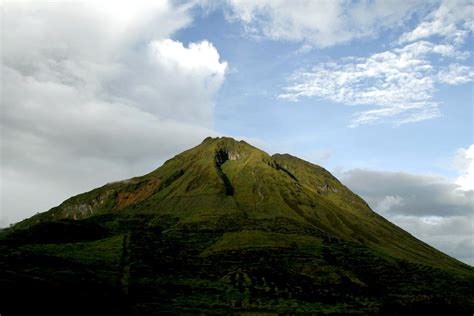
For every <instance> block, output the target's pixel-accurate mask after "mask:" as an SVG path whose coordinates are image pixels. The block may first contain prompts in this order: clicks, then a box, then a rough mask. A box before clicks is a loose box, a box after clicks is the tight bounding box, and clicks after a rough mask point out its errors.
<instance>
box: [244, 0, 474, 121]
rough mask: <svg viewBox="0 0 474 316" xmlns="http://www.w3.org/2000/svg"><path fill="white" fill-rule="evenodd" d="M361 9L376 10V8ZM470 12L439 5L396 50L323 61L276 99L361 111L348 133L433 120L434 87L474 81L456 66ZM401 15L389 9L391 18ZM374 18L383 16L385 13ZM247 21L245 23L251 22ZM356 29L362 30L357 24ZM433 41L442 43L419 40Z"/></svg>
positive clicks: (453, 4)
mask: <svg viewBox="0 0 474 316" xmlns="http://www.w3.org/2000/svg"><path fill="white" fill-rule="evenodd" d="M335 3H336V2H334V5H335ZM398 3H400V2H398ZM365 5H366V6H370V5H374V6H376V5H377V2H373V3H372V2H371V4H368V3H365ZM349 7H350V6H349ZM473 7H474V5H472V3H470V2H467V1H445V2H442V3H441V4H439V6H437V8H436V9H435V10H434V11H433V12H432V13H431V14H429V15H428V17H427V18H426V21H422V22H421V23H420V24H419V25H418V26H417V27H416V28H415V29H414V30H413V31H411V32H407V33H404V34H402V36H401V37H400V39H399V41H398V44H403V45H401V46H400V45H399V46H398V47H395V48H392V49H390V50H387V51H384V52H380V53H375V54H372V55H370V56H368V57H346V58H341V59H339V60H329V61H327V62H321V63H318V64H316V65H314V66H313V67H312V68H310V69H300V70H297V71H296V72H294V74H293V75H292V76H291V77H290V79H289V85H288V86H287V87H285V88H284V92H283V93H281V94H280V95H279V96H278V97H279V98H281V99H286V100H290V101H298V100H300V99H301V98H304V97H316V98H320V99H326V100H330V101H333V102H337V103H342V104H345V105H349V106H354V105H359V106H363V107H364V108H365V110H364V111H362V112H359V113H356V115H355V117H354V119H353V121H352V123H351V124H350V126H352V127H355V126H358V125H361V124H373V123H379V122H385V121H389V122H394V123H395V124H396V125H400V124H404V123H412V122H419V121H424V120H429V119H433V118H436V117H438V116H440V115H441V113H440V111H439V103H438V102H437V101H436V100H435V99H434V94H435V92H436V90H437V89H438V87H439V86H440V85H441V84H448V85H459V84H464V83H468V82H470V81H472V80H474V71H473V70H472V66H471V65H470V64H468V63H466V64H461V62H463V61H466V60H469V57H470V51H469V49H468V48H467V49H466V50H463V47H464V42H465V40H466V38H467V37H468V36H469V35H470V34H471V32H472V25H473V23H472V11H473ZM405 9H406V8H404V7H403V6H402V7H401V8H399V10H398V11H397V10H395V9H394V8H391V10H394V11H393V12H395V13H394V14H401V13H402V12H404V10H405ZM251 12H253V11H252V10H251ZM369 12H370V11H369ZM376 12H378V14H380V16H383V12H385V11H384V10H381V11H376ZM381 12H382V13H381ZM390 12H392V11H390ZM282 14H284V13H282ZM367 14H368V15H370V13H367ZM378 14H375V16H378ZM405 14H407V13H405ZM251 17H252V15H249V17H248V18H247V19H250V20H252V18H251ZM369 21H370V19H369ZM357 23H358V24H360V23H362V24H361V25H365V24H364V23H363V22H362V20H360V19H359V20H357ZM366 23H368V25H370V23H371V22H366ZM357 29H358V28H357V27H356V28H354V30H357ZM434 35H437V36H438V37H441V39H442V40H439V39H438V40H436V41H428V40H424V39H428V38H431V37H433V36H434ZM295 40H298V39H297V38H295ZM299 40H302V39H299Z"/></svg>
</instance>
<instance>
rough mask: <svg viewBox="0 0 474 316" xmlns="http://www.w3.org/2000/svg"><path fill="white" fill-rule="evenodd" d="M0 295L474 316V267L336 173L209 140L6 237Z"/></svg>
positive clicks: (207, 309) (0, 236)
mask: <svg viewBox="0 0 474 316" xmlns="http://www.w3.org/2000/svg"><path fill="white" fill-rule="evenodd" d="M25 198H27V197H25ZM0 297H2V299H3V302H2V303H0V313H1V315H2V316H5V315H17V314H26V313H27V312H28V311H30V310H32V309H33V310H35V311H36V312H37V313H38V312H39V313H41V312H46V313H48V314H77V315H79V314H84V313H85V314H91V313H92V314H95V313H97V314H99V313H100V314H123V315H129V314H131V315H155V314H156V315H161V314H163V313H165V314H198V313H204V314H224V313H235V314H265V313H267V314H272V313H276V314H278V313H320V314H332V313H334V314H345V313H356V314H357V313H358V314H406V313H415V312H420V313H440V312H446V313H448V312H449V313H451V314H459V315H462V314H466V315H468V314H469V315H471V314H472V311H473V310H474V269H473V268H472V267H470V266H468V265H466V264H463V263H461V262H459V261H457V260H455V259H453V258H451V257H449V256H447V255H445V254H443V253H441V252H439V251H438V250H436V249H434V248H432V247H430V246H429V245H427V244H425V243H423V242H422V241H420V240H418V239H416V238H415V237H413V236H412V235H410V234H409V233H407V232H405V231H404V230H402V229H401V228H399V227H397V226H396V225H394V224H392V223H390V222H389V221H387V220H386V219H384V218H383V217H381V216H380V215H378V214H376V213H375V212H373V211H372V210H371V209H370V207H369V206H368V205H367V203H366V202H365V201H364V200H363V199H361V198H360V197H359V196H357V195H356V194H354V193H352V192H351V191H350V190H349V189H348V188H347V187H345V186H344V185H343V184H342V183H341V182H339V181H338V180H337V179H336V178H335V177H333V176H332V175H331V174H330V173H329V172H328V171H327V170H325V169H324V168H321V167H319V166H316V165H314V164H311V163H309V162H306V161H304V160H301V159H299V158H296V157H293V156H291V155H288V154H284V155H280V154H276V155H273V156H270V155H268V154H267V153H265V152H263V151H261V150H259V149H257V148H255V147H253V146H251V145H249V144H247V143H246V142H244V141H236V140H234V139H232V138H226V137H223V138H206V139H205V140H204V141H203V142H202V143H201V144H200V145H198V146H196V147H194V148H192V149H189V150H187V151H185V152H183V153H181V154H179V155H177V156H175V157H174V158H172V159H170V160H168V161H166V162H165V163H164V164H163V165H162V166H161V167H159V168H158V169H156V170H154V171H152V172H151V173H149V174H146V175H144V176H141V177H136V178H132V179H128V180H125V181H120V182H114V183H109V184H106V185H104V186H103V187H100V188H98V189H95V190H92V191H90V192H87V193H83V194H79V195H77V196H74V197H72V198H70V199H68V200H66V201H64V202H63V203H62V204H61V205H59V206H57V207H54V208H52V209H51V210H49V211H47V212H44V213H40V214H37V215H35V216H33V217H31V218H29V219H26V220H24V221H22V222H19V223H17V224H16V225H14V226H13V227H12V228H10V229H7V230H5V231H2V232H1V233H0ZM24 302H28V304H25V303H24Z"/></svg>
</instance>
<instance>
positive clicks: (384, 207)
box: [375, 195, 403, 213]
mask: <svg viewBox="0 0 474 316" xmlns="http://www.w3.org/2000/svg"><path fill="white" fill-rule="evenodd" d="M402 203H403V198H402V197H400V196H398V195H395V196H393V195H386V196H385V197H384V198H383V199H382V200H381V201H380V202H378V203H377V205H376V206H375V209H376V210H379V211H380V212H382V213H384V212H388V211H389V210H390V209H392V208H393V207H394V206H397V205H401V204H402Z"/></svg>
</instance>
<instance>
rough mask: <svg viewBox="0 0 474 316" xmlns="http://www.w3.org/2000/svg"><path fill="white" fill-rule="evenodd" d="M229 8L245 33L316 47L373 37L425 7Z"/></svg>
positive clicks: (281, 4)
mask: <svg viewBox="0 0 474 316" xmlns="http://www.w3.org/2000/svg"><path fill="white" fill-rule="evenodd" d="M228 5H229V7H230V12H229V14H228V15H229V19H230V20H238V21H241V22H242V23H243V24H244V26H245V30H246V32H247V33H248V34H251V35H253V36H258V37H265V38H270V39H275V40H289V41H297V42H299V41H303V42H306V43H308V44H310V45H316V46H319V47H325V46H331V45H335V44H339V43H345V42H349V41H351V40H353V39H356V38H362V37H368V36H373V35H376V34H378V33H379V32H380V31H381V30H383V29H387V28H389V27H393V26H396V25H401V24H402V23H403V21H405V20H406V19H408V18H409V17H410V16H411V15H412V14H413V12H415V11H420V10H421V11H423V10H424V8H425V7H426V5H425V4H424V3H423V2H422V1H402V2H400V1H387V0H384V1H379V0H378V1H358V2H350V1H334V0H320V1H311V0H296V1H284V0H260V1H242V0H229V1H228Z"/></svg>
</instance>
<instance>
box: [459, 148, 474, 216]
mask: <svg viewBox="0 0 474 316" xmlns="http://www.w3.org/2000/svg"><path fill="white" fill-rule="evenodd" d="M455 164H456V165H457V167H458V170H459V171H460V172H461V173H462V175H461V176H459V177H458V178H457V179H456V184H457V185H459V189H460V190H463V191H469V190H473V191H474V145H470V146H469V148H468V149H464V148H461V149H459V150H458V152H457V153H456V158H455ZM473 211H474V209H473Z"/></svg>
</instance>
